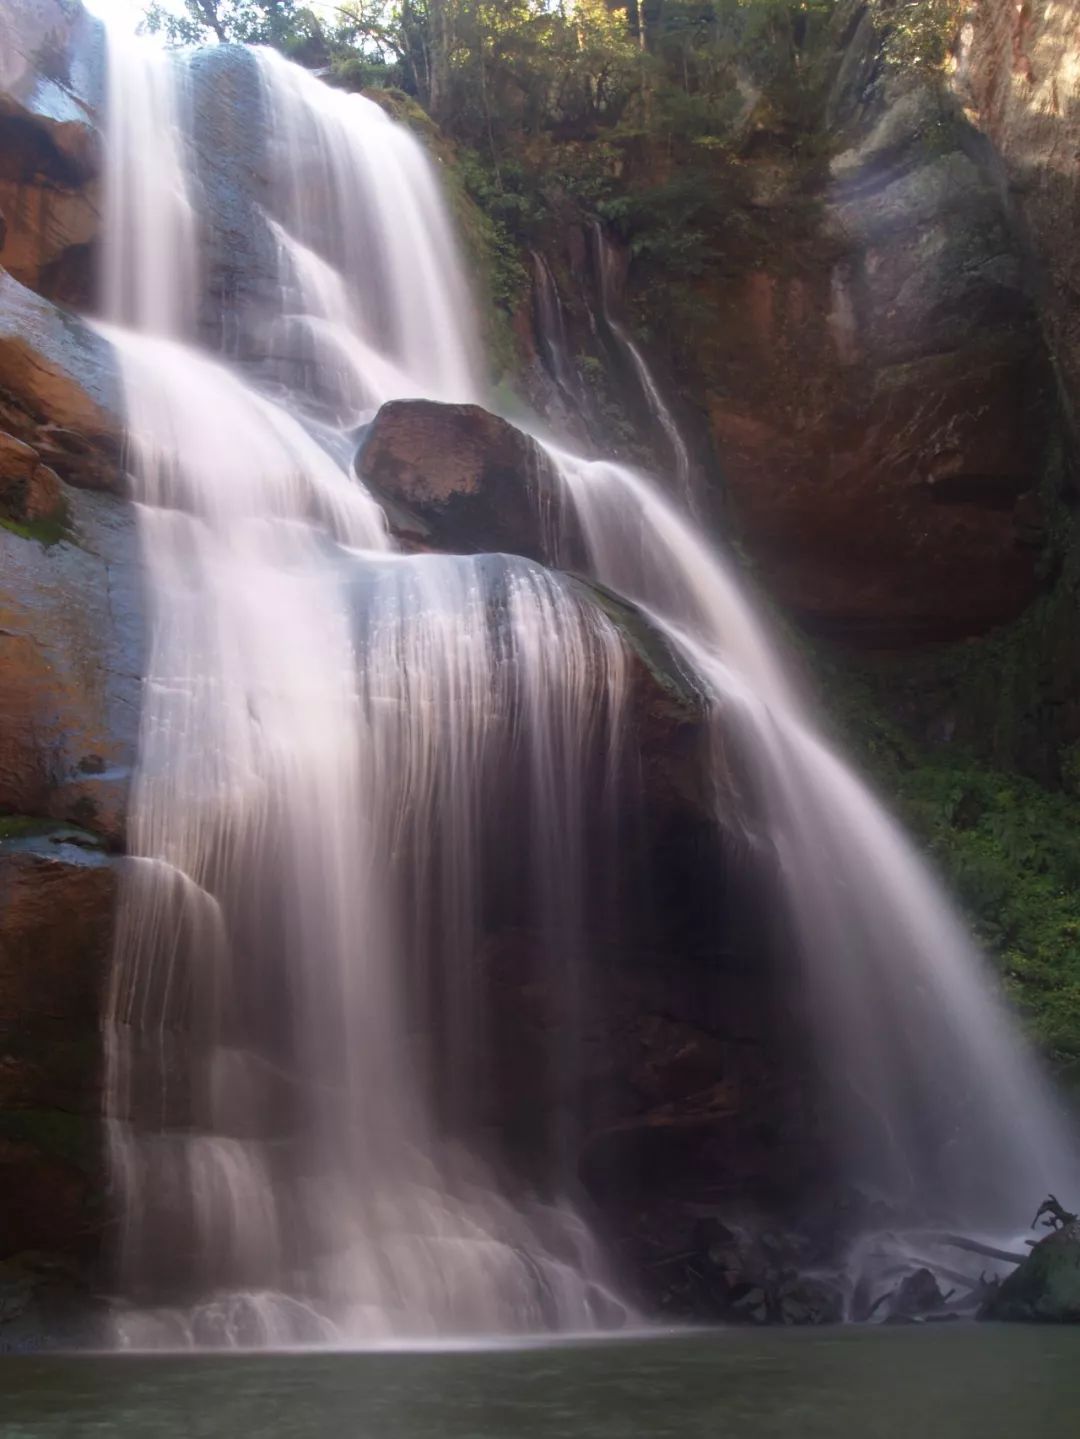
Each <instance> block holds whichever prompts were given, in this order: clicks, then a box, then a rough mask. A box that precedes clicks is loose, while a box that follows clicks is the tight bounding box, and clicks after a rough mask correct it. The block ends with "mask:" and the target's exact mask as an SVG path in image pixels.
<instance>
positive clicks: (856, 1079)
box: [549, 449, 1080, 1234]
mask: <svg viewBox="0 0 1080 1439" xmlns="http://www.w3.org/2000/svg"><path fill="white" fill-rule="evenodd" d="M549 453H550V455H551V457H552V461H553V463H554V465H555V468H556V470H557V471H558V473H559V475H560V476H561V478H562V480H563V483H564V485H565V486H566V490H567V493H568V495H569V496H570V498H571V500H572V502H573V505H574V508H575V510H576V513H577V516H578V519H579V521H580V524H581V528H582V531H583V533H584V536H585V541H586V544H587V547H588V550H589V557H590V563H591V567H592V569H593V571H594V572H595V573H596V575H597V577H598V578H599V579H601V580H602V581H603V582H604V583H606V584H609V585H611V586H612V587H613V588H615V589H618V590H619V591H620V592H621V593H623V594H626V595H629V596H631V597H632V598H634V599H636V600H637V601H639V602H640V603H641V604H642V606H643V607H644V608H646V609H647V611H648V612H649V613H651V614H652V616H653V618H654V619H655V621H656V623H657V624H658V625H660V626H661V627H662V628H664V629H665V630H666V632H667V633H668V635H669V636H670V638H671V640H672V642H673V643H674V644H675V645H676V646H677V647H678V648H679V649H680V650H681V652H682V653H683V654H684V655H685V657H686V659H687V661H688V662H689V663H690V664H691V665H692V666H693V668H694V669H695V671H696V672H697V674H698V675H699V676H700V677H701V678H702V680H703V682H704V683H705V684H706V685H707V687H708V689H709V690H710V692H711V694H712V696H713V701H714V706H715V726H716V733H717V745H718V750H719V747H720V746H722V745H727V746H731V745H736V746H737V747H738V749H739V752H740V754H741V755H742V757H743V759H744V761H745V767H746V768H747V769H748V770H749V771H750V772H751V774H752V775H754V776H755V778H756V783H757V786H758V787H759V789H760V794H759V796H758V801H759V806H758V807H759V808H760V810H761V811H762V813H763V816H764V818H763V821H762V823H763V826H764V834H763V835H762V836H761V838H762V840H763V842H764V843H765V844H767V845H768V846H770V847H771V848H772V849H773V850H774V851H775V853H776V856H777V860H778V865H779V874H780V885H781V890H782V900H783V903H784V905H785V908H786V909H787V912H788V914H789V917H790V919H791V921H792V923H793V929H794V934H795V936H796V940H797V943H798V947H799V959H800V960H801V963H802V966H803V973H804V983H803V990H804V1001H805V1003H806V1005H807V1007H808V1010H809V1013H810V1015H811V1017H812V1019H813V1022H814V1026H815V1028H816V1031H817V1037H818V1044H819V1051H820V1053H821V1054H822V1055H823V1056H824V1057H825V1060H826V1068H827V1070H828V1073H829V1076H830V1079H831V1082H832V1089H833V1096H832V1097H833V1103H834V1105H835V1117H834V1124H833V1128H834V1129H835V1131H836V1132H837V1133H838V1134H840V1135H841V1136H842V1137H843V1143H844V1146H845V1148H846V1151H847V1169H848V1173H849V1174H851V1175H852V1176H853V1177H854V1178H855V1179H856V1180H857V1181H858V1182H859V1183H861V1184H863V1185H864V1186H867V1187H868V1188H869V1189H870V1190H871V1191H872V1192H876V1193H879V1194H881V1195H883V1196H887V1197H888V1199H889V1200H890V1201H892V1202H894V1203H900V1204H901V1205H907V1206H908V1207H909V1212H911V1213H921V1214H923V1215H926V1216H933V1217H935V1218H936V1219H938V1220H942V1219H947V1220H949V1221H952V1222H959V1223H966V1224H968V1225H974V1226H982V1227H984V1228H985V1229H986V1230H987V1231H989V1232H996V1233H999V1234H1011V1233H1019V1232H1021V1231H1022V1230H1023V1229H1024V1228H1025V1227H1026V1225H1027V1224H1028V1222H1029V1219H1030V1212H1031V1202H1032V1199H1033V1197H1036V1196H1038V1195H1039V1194H1043V1193H1046V1192H1048V1191H1051V1190H1053V1189H1054V1188H1055V1187H1059V1188H1060V1189H1061V1190H1062V1191H1063V1192H1068V1191H1069V1189H1071V1188H1074V1187H1075V1186H1076V1184H1077V1182H1078V1181H1080V1164H1078V1161H1077V1153H1076V1142H1075V1136H1074V1134H1073V1133H1072V1131H1071V1128H1070V1126H1069V1124H1068V1122H1067V1121H1066V1119H1065V1117H1064V1115H1063V1113H1062V1112H1061V1110H1060V1108H1059V1105H1058V1103H1057V1101H1056V1099H1055V1097H1054V1096H1053V1095H1052V1093H1051V1091H1050V1089H1049V1086H1048V1084H1047V1082H1046V1081H1045V1080H1044V1078H1043V1076H1042V1075H1041V1073H1040V1072H1039V1069H1038V1066H1037V1065H1036V1063H1035V1060H1034V1058H1033V1056H1031V1054H1030V1053H1029V1052H1028V1051H1027V1049H1026V1047H1025V1046H1024V1044H1023V1042H1022V1041H1021V1039H1020V1037H1019V1035H1018V1034H1017V1032H1016V1030H1015V1028H1014V1026H1013V1023H1012V1021H1011V1019H1010V1018H1009V1016H1008V1013H1007V1011H1006V1009H1005V1007H1004V1005H1003V1004H1002V1003H1001V1001H1000V1000H998V999H997V998H996V997H995V996H994V995H993V993H992V991H991V989H990V987H989V981H988V978H987V976H986V975H985V974H984V966H983V962H982V959H981V957H980V956H979V955H978V953H977V952H976V950H975V947H974V945H973V943H972V941H971V940H970V938H969V937H968V935H967V934H966V932H965V930H964V927H963V924H962V922H961V920H960V919H959V917H958V916H957V915H956V914H955V912H954V911H953V909H952V906H951V905H950V903H949V901H948V899H947V897H946V896H945V894H944V893H943V892H942V890H941V888H940V886H939V885H938V883H937V882H936V881H935V879H934V877H933V876H932V874H931V873H930V872H929V870H928V868H927V866H926V865H925V864H924V863H923V862H922V861H921V860H920V859H919V858H918V856H917V855H916V854H915V852H914V850H913V848H912V847H911V845H910V844H909V843H908V841H907V840H906V839H905V838H904V836H903V835H902V833H901V832H900V830H899V829H898V827H897V826H896V825H895V824H894V823H893V822H892V820H890V818H889V817H888V815H887V814H886V812H885V811H884V809H883V808H882V806H881V805H880V804H879V803H878V801H877V800H876V799H875V798H874V796H873V795H872V794H871V793H870V791H869V790H868V789H867V788H866V786H865V785H864V784H863V783H862V782H861V781H860V780H859V779H858V778H857V777H856V776H855V775H854V774H853V773H852V771H851V770H850V769H848V767H847V766H846V765H845V764H844V762H843V761H842V760H841V759H840V758H839V756H838V755H836V754H835V753H834V752H833V751H832V750H831V749H830V748H829V746H828V745H827V744H826V743H825V741H824V740H823V739H822V738H821V737H820V736H819V735H818V734H817V733H816V731H815V727H814V724H813V721H812V718H811V716H810V715H809V713H808V711H807V707H806V705H805V703H804V702H803V701H802V700H801V699H800V697H799V696H798V694H797V693H796V691H795V690H794V689H793V687H792V686H791V684H790V683H789V681H788V679H787V677H786V675H785V674H784V673H783V671H782V669H781V667H780V665H779V661H778V659H777V655H776V652H775V648H774V646H773V645H772V644H771V642H770V641H769V639H768V637H767V636H766V634H765V631H764V629H763V627H762V625H761V623H760V622H759V620H758V619H757V617H756V615H755V614H754V612H753V610H752V609H751V607H750V605H749V604H748V602H747V600H746V599H745V597H744V596H743V595H742V593H741V592H740V589H739V586H738V584H737V582H736V581H735V579H734V577H733V574H732V573H731V572H730V570H729V569H728V568H726V567H725V566H724V565H723V563H722V562H721V560H720V558H719V556H718V555H717V554H716V553H715V552H714V551H713V550H712V549H711V548H710V547H709V546H708V545H707V544H706V543H705V542H703V541H702V539H701V538H700V535H699V534H698V532H697V531H696V528H695V527H694V525H693V523H692V521H690V520H689V519H688V517H687V516H685V515H682V514H680V513H679V511H678V510H677V508H676V507H675V506H674V505H673V504H671V503H670V502H669V501H667V500H665V499H664V498H663V497H662V496H661V495H660V494H659V493H658V492H657V491H656V490H655V489H654V488H653V487H652V485H650V483H649V482H648V481H647V480H646V479H644V478H643V477H641V476H639V475H636V474H634V473H633V472H632V471H630V470H628V469H626V468H625V467H623V466H620V465H615V464H611V463H607V462H598V461H592V462H590V461H585V460H581V459H578V458H576V457H574V456H572V455H569V454H567V453H565V452H561V451H558V450H555V449H549ZM718 818H719V816H718Z"/></svg>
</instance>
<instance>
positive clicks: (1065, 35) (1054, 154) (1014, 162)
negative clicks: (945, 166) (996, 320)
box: [956, 0, 1080, 425]
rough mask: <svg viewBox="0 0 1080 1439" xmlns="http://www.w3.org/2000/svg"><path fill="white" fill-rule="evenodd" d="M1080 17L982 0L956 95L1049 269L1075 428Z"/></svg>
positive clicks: (1034, 1)
mask: <svg viewBox="0 0 1080 1439" xmlns="http://www.w3.org/2000/svg"><path fill="white" fill-rule="evenodd" d="M1078 46H1080V13H1078V11H1077V9H1076V7H1075V6H1074V5H1068V4H1062V3H1058V0H1028V3H1025V4H1023V5H1017V4H1014V3H1012V0H980V4H979V5H977V6H976V7H974V8H973V10H972V11H971V13H970V16H969V23H968V24H967V26H966V27H965V30H964V32H963V35H962V37H961V47H960V52H959V57H958V66H957V74H956V88H957V91H958V93H959V94H960V95H961V97H962V98H963V99H964V101H965V102H966V103H967V104H968V105H969V106H970V107H971V111H972V114H973V118H974V120H975V122H976V124H977V125H978V126H979V128H980V130H982V131H983V132H984V134H986V135H988V136H989V137H990V139H991V140H992V141H993V143H994V147H995V149H996V151H997V153H998V154H999V155H1000V157H1001V160H1002V162H1003V165H1004V170H1005V174H1006V176H1007V179H1008V183H1009V187H1010V191H1011V196H1012V203H1013V206H1014V209H1015V210H1016V212H1017V213H1018V215H1019V217H1020V219H1021V221H1022V224H1023V227H1024V229H1025V231H1026V233H1027V237H1028V239H1029V242H1030V244H1031V247H1032V249H1033V251H1034V254H1035V257H1036V259H1037V260H1038V261H1039V262H1040V266H1041V270H1042V276H1041V287H1040V291H1039V299H1040V308H1041V311H1042V316H1043V322H1044V324H1045V326H1046V328H1047V331H1048V334H1049V336H1050V341H1051V350H1052V352H1053V354H1054V356H1055V360H1056V362H1057V365H1058V366H1059V371H1060V376H1061V379H1062V381H1063V383H1064V389H1065V392H1066V395H1067V396H1068V397H1070V403H1071V409H1072V416H1073V423H1074V425H1075V423H1076V417H1077V396H1080V299H1078V296H1080V254H1078V252H1077V247H1076V244H1075V235H1076V225H1077V220H1078V217H1080V169H1078V167H1077V162H1076V157H1077V153H1078V151H1080V75H1078V73H1077V69H1076V63H1075V58H1076V52H1077V47H1078Z"/></svg>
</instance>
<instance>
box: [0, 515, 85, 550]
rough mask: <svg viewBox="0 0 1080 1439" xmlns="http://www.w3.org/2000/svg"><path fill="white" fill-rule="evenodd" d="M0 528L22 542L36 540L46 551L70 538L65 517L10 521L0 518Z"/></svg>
mask: <svg viewBox="0 0 1080 1439" xmlns="http://www.w3.org/2000/svg"><path fill="white" fill-rule="evenodd" d="M0 528H3V529H5V530H10V531H11V533H12V534H13V535H18V536H20V538H21V539H24V540H37V542H38V544H39V545H44V546H45V547H46V549H48V548H50V547H51V546H52V545H58V544H60V543H61V542H62V541H64V540H68V539H70V538H71V534H70V531H69V528H68V523H67V516H66V515H65V516H60V517H58V518H55V519H43V520H10V519H6V518H4V517H3V516H0Z"/></svg>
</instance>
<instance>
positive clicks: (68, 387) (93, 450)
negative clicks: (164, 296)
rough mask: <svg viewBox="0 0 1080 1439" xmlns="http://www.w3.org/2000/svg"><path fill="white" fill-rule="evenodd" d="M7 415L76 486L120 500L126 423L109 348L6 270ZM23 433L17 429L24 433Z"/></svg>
mask: <svg viewBox="0 0 1080 1439" xmlns="http://www.w3.org/2000/svg"><path fill="white" fill-rule="evenodd" d="M0 394H2V396H3V398H4V399H5V400H6V401H7V403H6V404H5V405H3V406H2V410H0V412H2V413H3V416H4V420H5V424H6V427H7V428H8V429H9V430H15V432H16V434H17V435H18V437H19V438H21V439H23V440H24V441H28V442H29V443H31V444H32V445H33V447H34V448H35V449H36V450H37V451H38V453H39V454H40V455H41V457H42V458H43V459H44V460H45V461H46V462H47V463H48V464H49V465H50V466H51V467H52V468H53V469H54V470H56V471H57V473H58V474H59V475H60V478H61V479H63V480H66V481H67V482H68V483H69V484H73V485H78V486H79V487H80V488H84V489H106V490H113V491H115V492H117V493H120V492H122V491H123V489H124V475H123V471H122V470H121V468H120V465H119V456H120V453H121V449H122V443H123V433H124V423H123V416H122V407H121V395H120V386H119V377H118V375H117V370H116V365H115V362H114V358H113V353H112V348H111V346H110V345H109V344H108V342H107V341H106V340H104V339H102V338H101V336H100V335H98V334H97V333H96V332H95V331H94V330H92V329H90V327H89V326H88V325H85V324H84V323H83V322H82V321H81V320H79V319H78V318H77V317H76V316H75V315H72V314H69V313H68V312H67V311H65V310H62V309H59V308H58V307H57V306H55V305H52V304H50V303H49V301H48V300H44V299H42V298H41V296H39V295H35V294H34V293H33V291H31V290H28V289H26V287H25V286H23V285H20V284H19V282H18V281H17V280H15V279H13V277H12V276H11V275H7V274H4V273H3V272H2V271H0ZM17 425H18V426H19V428H17V429H16V426H17Z"/></svg>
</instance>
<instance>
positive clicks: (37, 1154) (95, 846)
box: [0, 815, 116, 1260]
mask: <svg viewBox="0 0 1080 1439" xmlns="http://www.w3.org/2000/svg"><path fill="white" fill-rule="evenodd" d="M115 893H116V874H115V870H114V867H113V863H112V861H110V860H109V859H108V857H107V856H106V855H105V854H104V853H103V852H102V850H101V848H100V841H98V840H96V839H95V837H94V836H93V835H90V834H88V833H87V832H86V831H83V830H79V829H76V828H73V827H71V826H62V825H56V824H52V825H50V824H49V823H48V822H43V821H32V820H25V821H24V820H19V819H17V818H15V819H13V818H10V817H7V818H5V817H4V816H2V815H0V1260H5V1259H7V1258H8V1257H9V1256H11V1255H13V1254H17V1253H19V1252H20V1251H25V1250H40V1249H48V1250H52V1251H63V1252H66V1253H68V1254H71V1255H76V1256H84V1257H85V1256H87V1255H92V1254H93V1253H94V1252H95V1251H96V1249H97V1247H98V1245H99V1243H100V1234H101V1229H102V1225H103V1223H104V1220H105V1212H104V1203H103V1193H104V1191H103V1183H102V1154H101V1135H100V1118H99V1116H100V1113H101V1050H100V1042H99V1038H98V1024H99V1016H100V1013H101V999H102V994H103V992H104V982H105V976H106V972H107V963H108V956H109V948H110V944H111V937H112V915H113V906H114V902H115Z"/></svg>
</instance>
